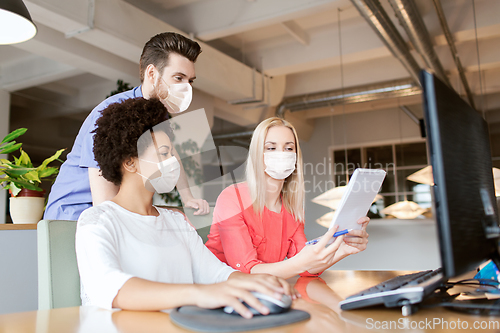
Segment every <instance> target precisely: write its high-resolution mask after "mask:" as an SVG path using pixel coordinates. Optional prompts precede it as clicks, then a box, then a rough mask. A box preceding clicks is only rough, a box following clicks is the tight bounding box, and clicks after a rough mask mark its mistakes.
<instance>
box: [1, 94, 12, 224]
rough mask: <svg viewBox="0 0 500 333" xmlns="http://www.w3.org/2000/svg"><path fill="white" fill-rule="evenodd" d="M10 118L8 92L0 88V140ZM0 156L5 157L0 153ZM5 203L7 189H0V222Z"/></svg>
mask: <svg viewBox="0 0 500 333" xmlns="http://www.w3.org/2000/svg"><path fill="white" fill-rule="evenodd" d="M9 119H10V94H9V93H8V92H7V91H4V90H0V140H1V139H3V137H4V136H6V135H7V134H8V133H9ZM0 158H5V156H4V155H0ZM6 203H7V191H6V190H3V189H0V223H5V209H6Z"/></svg>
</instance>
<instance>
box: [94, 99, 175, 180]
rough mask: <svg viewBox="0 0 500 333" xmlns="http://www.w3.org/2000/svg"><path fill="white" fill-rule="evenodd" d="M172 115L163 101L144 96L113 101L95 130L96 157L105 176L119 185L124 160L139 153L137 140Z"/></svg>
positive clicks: (99, 119) (103, 113)
mask: <svg viewBox="0 0 500 333" xmlns="http://www.w3.org/2000/svg"><path fill="white" fill-rule="evenodd" d="M169 118H170V117H169V114H168V111H167V109H166V108H165V106H164V105H163V103H162V102H160V101H159V100H157V99H149V100H147V99H144V98H142V97H138V98H131V99H126V100H124V101H121V102H119V103H113V104H110V105H109V106H108V107H107V108H105V109H104V110H102V115H101V116H100V117H99V118H98V119H97V121H96V125H97V127H96V128H95V129H94V130H93V131H92V133H94V148H93V151H94V158H95V160H96V162H97V165H98V166H99V168H100V169H101V173H102V176H103V177H104V179H106V180H108V181H110V182H112V183H113V184H115V185H120V184H121V182H122V178H123V175H122V163H123V162H124V161H125V160H127V159H129V158H132V157H138V156H139V155H138V151H137V149H138V148H137V141H138V140H139V138H140V137H141V135H142V134H143V133H144V132H146V131H150V130H151V129H153V127H154V126H155V125H158V124H160V123H161V122H163V121H165V120H167V119H169ZM169 134H171V133H167V135H169ZM169 136H170V135H169ZM144 148H145V147H141V149H144Z"/></svg>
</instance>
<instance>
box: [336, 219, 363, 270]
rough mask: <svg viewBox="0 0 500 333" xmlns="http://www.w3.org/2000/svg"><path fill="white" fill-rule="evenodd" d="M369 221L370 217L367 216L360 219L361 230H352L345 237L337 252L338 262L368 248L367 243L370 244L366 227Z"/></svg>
mask: <svg viewBox="0 0 500 333" xmlns="http://www.w3.org/2000/svg"><path fill="white" fill-rule="evenodd" d="M369 222H370V218H369V217H366V216H365V217H362V218H360V219H359V220H358V224H361V230H351V231H350V232H349V233H348V234H347V235H346V237H344V242H343V243H342V244H341V245H340V247H339V249H338V251H337V252H336V253H335V260H336V262H337V261H339V260H341V259H343V258H345V257H347V256H349V255H351V254H356V253H359V252H361V251H364V250H365V249H366V245H367V244H368V233H367V232H366V227H367V225H368V223H369Z"/></svg>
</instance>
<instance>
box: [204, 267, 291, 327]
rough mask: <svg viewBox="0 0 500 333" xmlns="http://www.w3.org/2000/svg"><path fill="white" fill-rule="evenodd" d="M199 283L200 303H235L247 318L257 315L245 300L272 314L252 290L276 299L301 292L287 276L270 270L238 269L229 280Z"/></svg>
mask: <svg viewBox="0 0 500 333" xmlns="http://www.w3.org/2000/svg"><path fill="white" fill-rule="evenodd" d="M196 286H197V289H198V295H197V304H196V305H197V306H199V307H203V308H209V309H214V308H218V307H222V306H231V307H233V308H234V310H235V311H236V312H238V313H239V314H240V315H241V316H242V317H244V318H252V316H253V315H252V313H251V312H250V310H249V309H248V308H247V307H246V306H244V305H243V304H242V301H243V302H246V303H247V304H248V305H250V306H251V307H253V308H254V309H256V310H258V311H259V312H260V313H261V314H263V315H267V314H269V309H268V308H266V307H265V306H263V305H262V304H261V303H260V302H259V301H258V300H257V298H256V297H255V296H254V295H252V294H251V293H250V291H257V292H260V293H263V294H266V295H269V296H271V297H274V298H276V299H280V298H281V295H282V294H286V295H290V296H292V297H293V298H296V297H297V296H298V294H297V292H296V291H295V289H293V288H292V287H291V286H290V285H289V284H288V282H286V281H285V280H284V279H282V278H278V277H275V276H272V275H267V274H245V273H241V272H234V273H232V274H231V275H230V277H229V279H228V280H227V281H226V282H222V283H217V284H212V285H196Z"/></svg>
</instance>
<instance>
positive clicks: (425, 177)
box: [406, 165, 434, 186]
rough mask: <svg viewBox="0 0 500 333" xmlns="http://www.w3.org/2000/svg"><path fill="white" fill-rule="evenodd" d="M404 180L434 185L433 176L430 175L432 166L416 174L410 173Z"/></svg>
mask: <svg viewBox="0 0 500 333" xmlns="http://www.w3.org/2000/svg"><path fill="white" fill-rule="evenodd" d="M406 179H408V180H411V181H412V182H415V183H420V184H426V185H431V186H432V185H434V176H433V175H432V165H428V166H426V167H425V168H423V169H420V170H418V171H417V172H414V173H412V174H411V175H409V176H408V177H406Z"/></svg>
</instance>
